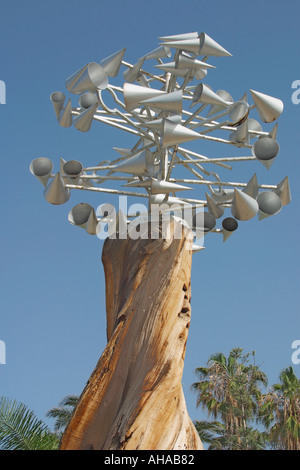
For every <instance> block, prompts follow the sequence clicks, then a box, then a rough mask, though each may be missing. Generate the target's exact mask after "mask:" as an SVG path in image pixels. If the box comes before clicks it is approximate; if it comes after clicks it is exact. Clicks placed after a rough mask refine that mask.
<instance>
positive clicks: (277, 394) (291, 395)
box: [260, 366, 300, 450]
mask: <svg viewBox="0 0 300 470" xmlns="http://www.w3.org/2000/svg"><path fill="white" fill-rule="evenodd" d="M279 380H280V383H278V384H275V385H273V387H272V388H271V390H270V391H269V392H268V393H267V394H265V395H263V396H262V397H261V405H260V417H261V419H262V422H263V423H264V425H265V426H266V428H267V429H268V430H269V442H270V445H271V447H272V448H273V449H282V450H300V380H299V379H298V378H297V377H296V375H295V372H294V370H293V367H291V366H290V367H287V368H286V369H283V371H282V372H281V373H280V376H279Z"/></svg>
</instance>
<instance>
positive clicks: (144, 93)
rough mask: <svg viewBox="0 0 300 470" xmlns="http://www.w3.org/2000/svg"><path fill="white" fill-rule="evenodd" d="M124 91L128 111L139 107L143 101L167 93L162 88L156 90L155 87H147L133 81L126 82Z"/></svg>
mask: <svg viewBox="0 0 300 470" xmlns="http://www.w3.org/2000/svg"><path fill="white" fill-rule="evenodd" d="M123 92H124V102H125V106H126V108H127V109H128V111H132V110H133V109H135V108H137V107H138V106H139V103H140V102H141V101H144V100H148V99H150V98H155V97H156V96H160V95H165V94H166V92H165V91H162V90H155V89H154V88H147V87H144V86H140V85H134V84H132V83H124V87H123Z"/></svg>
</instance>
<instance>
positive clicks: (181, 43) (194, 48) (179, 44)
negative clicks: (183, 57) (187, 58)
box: [164, 38, 200, 54]
mask: <svg viewBox="0 0 300 470" xmlns="http://www.w3.org/2000/svg"><path fill="white" fill-rule="evenodd" d="M164 44H165V45H166V46H169V47H174V48H175V49H179V50H180V51H186V52H193V53H194V54H199V51H200V39H199V38H192V39H180V40H177V41H166V42H164Z"/></svg>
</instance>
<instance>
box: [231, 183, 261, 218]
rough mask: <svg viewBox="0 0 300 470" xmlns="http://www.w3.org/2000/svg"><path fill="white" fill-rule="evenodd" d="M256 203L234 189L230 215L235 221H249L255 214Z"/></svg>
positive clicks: (256, 209)
mask: <svg viewBox="0 0 300 470" xmlns="http://www.w3.org/2000/svg"><path fill="white" fill-rule="evenodd" d="M257 211H258V203H257V201H256V200H255V199H253V198H252V197H251V196H248V194H246V193H244V192H242V191H239V190H238V189H234V197H233V201H232V208H231V213H232V215H233V217H235V218H236V219H237V220H250V219H252V217H254V216H255V215H256V214H257Z"/></svg>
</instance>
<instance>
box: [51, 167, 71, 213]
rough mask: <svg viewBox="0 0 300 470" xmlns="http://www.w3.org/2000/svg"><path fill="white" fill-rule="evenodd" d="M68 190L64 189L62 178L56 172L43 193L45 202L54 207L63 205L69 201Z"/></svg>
mask: <svg viewBox="0 0 300 470" xmlns="http://www.w3.org/2000/svg"><path fill="white" fill-rule="evenodd" d="M70 196H71V193H70V190H69V188H66V187H65V184H64V181H63V178H62V177H61V175H60V173H59V172H58V173H57V174H56V176H55V177H54V178H53V180H51V181H50V183H49V184H48V186H46V188H45V191H44V197H45V199H46V201H47V202H49V203H50V204H54V205H60V204H64V203H65V202H67V201H68V200H69V199H70Z"/></svg>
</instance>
